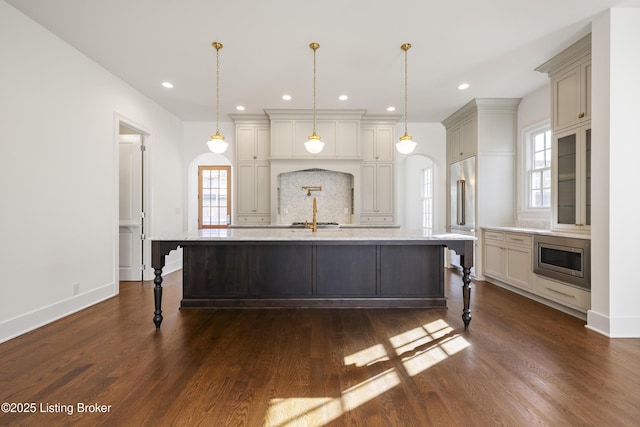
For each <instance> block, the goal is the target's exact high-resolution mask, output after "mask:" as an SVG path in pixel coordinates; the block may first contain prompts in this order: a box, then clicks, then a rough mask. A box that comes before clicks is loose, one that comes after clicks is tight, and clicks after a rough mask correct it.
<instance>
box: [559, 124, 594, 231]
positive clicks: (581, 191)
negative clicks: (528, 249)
mask: <svg viewBox="0 0 640 427" xmlns="http://www.w3.org/2000/svg"><path fill="white" fill-rule="evenodd" d="M553 143H554V146H553V153H554V157H555V159H554V160H555V161H554V162H553V166H552V167H553V168H554V169H555V170H554V171H553V173H552V176H553V177H554V181H553V187H554V188H553V194H554V198H555V200H554V201H555V203H554V211H553V223H554V228H557V229H566V230H574V231H585V232H588V231H589V230H590V227H591V125H590V124H585V125H583V126H579V127H575V128H572V129H568V130H566V131H563V132H558V133H556V134H555V135H554V141H553Z"/></svg>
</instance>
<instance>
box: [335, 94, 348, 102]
mask: <svg viewBox="0 0 640 427" xmlns="http://www.w3.org/2000/svg"><path fill="white" fill-rule="evenodd" d="M338 99H339V100H340V101H346V100H347V99H349V97H348V96H347V95H340V96H339V97H338Z"/></svg>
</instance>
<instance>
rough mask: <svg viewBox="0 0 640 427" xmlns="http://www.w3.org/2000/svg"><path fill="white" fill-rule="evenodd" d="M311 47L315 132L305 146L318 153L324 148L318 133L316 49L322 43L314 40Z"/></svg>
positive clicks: (313, 152)
mask: <svg viewBox="0 0 640 427" xmlns="http://www.w3.org/2000/svg"><path fill="white" fill-rule="evenodd" d="M309 47H310V48H311V49H313V134H311V136H309V139H308V141H307V142H305V143H304V148H306V149H307V151H308V152H309V153H311V154H318V153H319V152H321V151H322V149H323V148H324V142H322V141H321V140H320V136H319V135H318V134H316V50H318V48H319V47H320V45H319V44H318V43H316V42H312V43H311V44H310V45H309Z"/></svg>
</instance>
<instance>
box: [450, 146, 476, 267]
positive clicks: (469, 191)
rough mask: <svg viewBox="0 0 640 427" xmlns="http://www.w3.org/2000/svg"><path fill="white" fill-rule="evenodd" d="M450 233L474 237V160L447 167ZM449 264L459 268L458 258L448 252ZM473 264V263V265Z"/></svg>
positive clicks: (469, 159)
mask: <svg viewBox="0 0 640 427" xmlns="http://www.w3.org/2000/svg"><path fill="white" fill-rule="evenodd" d="M447 230H448V231H449V232H451V233H458V234H465V235H471V236H474V237H475V236H476V158H475V157H469V158H468V159H464V160H460V161H459V162H456V163H452V164H451V166H450V167H449V220H448V224H447ZM449 264H451V265H453V266H460V257H458V256H457V255H456V254H455V252H452V251H449ZM474 264H475V263H474Z"/></svg>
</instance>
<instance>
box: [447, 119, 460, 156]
mask: <svg viewBox="0 0 640 427" xmlns="http://www.w3.org/2000/svg"><path fill="white" fill-rule="evenodd" d="M449 153H450V156H451V159H452V160H454V161H455V160H458V159H460V158H461V157H462V155H463V154H464V151H463V150H462V126H461V125H459V126H456V127H454V128H452V129H451V132H450V136H449Z"/></svg>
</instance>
